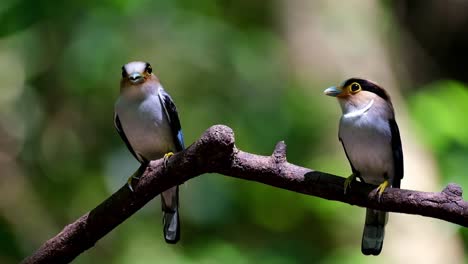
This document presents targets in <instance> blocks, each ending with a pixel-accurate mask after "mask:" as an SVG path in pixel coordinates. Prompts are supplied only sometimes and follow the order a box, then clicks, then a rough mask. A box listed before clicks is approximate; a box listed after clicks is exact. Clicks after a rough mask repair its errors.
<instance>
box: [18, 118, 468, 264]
mask: <svg viewBox="0 0 468 264" xmlns="http://www.w3.org/2000/svg"><path fill="white" fill-rule="evenodd" d="M209 172H215V173H220V174H224V175H227V176H232V177H235V178H240V179H245V180H250V181H257V182H261V183H264V184H267V185H271V186H275V187H278V188H282V189H287V190H290V191H294V192H299V193H303V194H307V195H312V196H317V197H321V198H324V199H328V200H335V201H341V202H344V203H348V204H351V205H358V206H362V207H369V208H374V209H379V210H384V211H389V212H399V213H407V214H417V215H422V216H427V217H433V218H438V219H442V220H446V221H449V222H452V223H456V224H459V225H462V226H465V227H468V203H467V202H466V201H464V200H463V198H462V189H461V187H460V186H458V185H455V184H449V185H448V186H447V187H446V188H445V189H444V190H443V191H442V192H440V193H434V192H418V191H411V190H404V189H394V188H389V189H387V190H386V191H385V192H384V194H383V195H382V197H381V200H380V201H378V199H377V196H376V192H375V190H374V189H375V186H371V185H368V184H365V183H360V182H353V185H352V189H351V190H350V191H349V192H348V193H347V194H346V195H345V194H344V189H343V185H344V178H342V177H339V176H335V175H331V174H328V173H324V172H319V171H314V170H310V169H307V168H303V167H300V166H297V165H294V164H291V163H288V162H287V160H286V145H285V144H284V142H279V143H278V144H277V145H276V147H275V150H274V152H273V154H272V155H271V156H259V155H255V154H250V153H247V152H243V151H241V150H239V149H237V148H236V146H235V145H234V133H233V131H232V130H231V129H230V128H229V127H226V126H222V125H217V126H213V127H211V128H209V129H208V130H207V131H206V132H205V133H204V134H203V135H202V136H201V138H200V139H199V140H197V141H196V142H195V143H193V144H192V145H191V146H190V147H188V148H187V149H186V150H185V151H183V152H180V153H177V154H175V155H174V156H172V157H171V158H170V159H169V162H168V164H167V167H164V166H163V162H162V159H160V160H156V161H152V162H151V164H150V166H149V167H148V168H147V169H146V171H145V172H144V174H143V176H142V177H141V179H140V180H139V181H138V182H136V181H135V182H134V185H133V186H134V190H135V192H130V191H129V189H128V188H127V186H123V187H122V188H120V189H119V190H118V191H117V192H115V193H114V194H113V195H112V196H111V197H109V198H108V199H107V200H105V201H104V202H102V203H101V204H100V205H98V206H97V207H96V208H95V209H93V210H92V211H90V212H88V213H86V214H85V215H83V216H82V217H80V218H79V219H78V220H76V221H75V222H73V223H71V224H69V225H67V226H66V227H65V228H64V229H63V230H62V231H61V232H60V233H59V234H57V235H56V236H55V237H53V238H51V239H49V240H48V241H47V242H45V243H44V244H43V245H42V246H41V247H40V248H39V249H38V250H37V251H36V252H35V253H34V254H33V255H31V256H30V257H28V258H26V259H25V260H24V262H23V263H68V262H70V261H72V260H73V259H74V258H75V257H76V256H78V255H79V254H81V253H82V252H84V251H85V250H87V249H89V248H91V247H92V246H94V244H95V243H96V242H97V241H98V240H99V239H101V238H102V237H103V236H105V235H106V234H107V233H109V232H110V231H111V230H112V229H114V228H115V227H117V226H118V225H119V224H121V223H122V222H123V221H125V220H126V219H127V218H128V217H130V216H131V215H132V214H134V213H135V212H136V211H138V210H139V209H140V208H141V207H143V206H144V205H145V204H146V203H147V202H149V201H150V200H151V199H153V198H154V197H155V196H157V195H158V194H160V193H161V192H162V191H164V190H167V189H168V188H170V187H172V186H175V185H178V184H182V183H184V182H185V181H187V180H189V179H191V178H194V177H196V176H198V175H201V174H203V173H209Z"/></svg>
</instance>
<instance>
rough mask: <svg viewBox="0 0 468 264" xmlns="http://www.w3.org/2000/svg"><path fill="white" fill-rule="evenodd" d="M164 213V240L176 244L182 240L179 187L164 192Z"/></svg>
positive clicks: (162, 197) (162, 198)
mask: <svg viewBox="0 0 468 264" xmlns="http://www.w3.org/2000/svg"><path fill="white" fill-rule="evenodd" d="M161 205H162V211H163V225H164V227H163V228H164V239H165V240H166V242H167V243H170V244H175V243H177V241H179V239H180V222H179V186H176V187H172V188H170V189H168V190H167V191H164V192H163V193H162V195H161Z"/></svg>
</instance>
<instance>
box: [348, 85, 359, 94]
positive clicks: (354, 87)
mask: <svg viewBox="0 0 468 264" xmlns="http://www.w3.org/2000/svg"><path fill="white" fill-rule="evenodd" d="M350 89H351V92H352V93H357V92H359V91H360V90H361V85H360V84H359V83H352V84H351V86H350Z"/></svg>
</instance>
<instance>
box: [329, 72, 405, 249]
mask: <svg viewBox="0 0 468 264" xmlns="http://www.w3.org/2000/svg"><path fill="white" fill-rule="evenodd" d="M324 93H325V94H326V95H329V96H333V97H336V98H337V99H338V102H339V103H340V106H341V110H342V112H343V115H342V116H341V119H340V128H339V133H338V134H339V139H340V141H341V143H342V145H343V149H344V151H345V154H346V157H347V158H348V160H349V163H350V165H351V169H352V172H353V174H352V175H351V176H349V177H348V178H347V179H346V181H345V186H344V189H345V193H346V191H347V189H348V188H350V187H351V183H352V181H353V180H355V179H356V178H359V179H360V180H362V181H364V182H366V183H369V184H373V185H378V187H377V189H378V190H377V191H378V194H379V198H380V196H381V195H382V193H383V192H384V191H385V189H386V188H387V187H389V186H392V187H394V188H400V181H401V179H402V178H403V151H402V148H401V139H400V132H399V129H398V125H397V123H396V121H395V114H394V111H393V105H392V102H391V101H390V97H389V96H388V94H387V92H386V91H385V90H384V89H383V88H382V87H380V86H379V85H378V84H376V83H374V82H372V81H369V80H365V79H359V78H351V79H348V80H346V81H345V82H344V83H343V84H342V85H341V86H339V87H330V88H328V89H326V90H325V91H324ZM387 219H388V213H387V212H382V211H378V210H374V209H369V208H367V209H366V222H365V224H364V232H363V236H362V243H361V251H362V253H363V254H365V255H378V254H380V252H381V250H382V246H383V240H384V234H385V224H386V223H387Z"/></svg>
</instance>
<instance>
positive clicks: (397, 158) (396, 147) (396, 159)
mask: <svg viewBox="0 0 468 264" xmlns="http://www.w3.org/2000/svg"><path fill="white" fill-rule="evenodd" d="M389 125H390V131H391V133H392V150H393V165H394V173H395V175H394V177H393V184H392V185H393V186H392V187H394V188H400V183H401V179H403V150H402V148H401V138H400V130H399V129H398V125H397V123H396V121H395V119H391V120H390V121H389Z"/></svg>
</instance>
